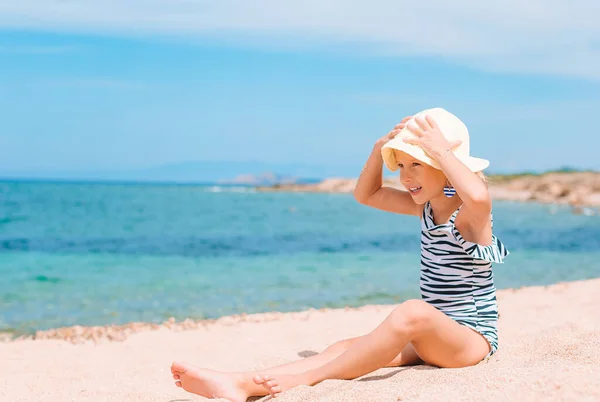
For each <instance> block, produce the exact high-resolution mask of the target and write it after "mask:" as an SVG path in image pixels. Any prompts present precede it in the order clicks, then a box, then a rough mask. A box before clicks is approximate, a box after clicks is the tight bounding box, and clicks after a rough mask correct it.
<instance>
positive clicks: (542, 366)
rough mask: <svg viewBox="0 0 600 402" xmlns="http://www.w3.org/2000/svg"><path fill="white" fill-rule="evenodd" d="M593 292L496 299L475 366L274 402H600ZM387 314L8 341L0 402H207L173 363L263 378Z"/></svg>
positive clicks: (589, 284)
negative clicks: (177, 377) (496, 335)
mask: <svg viewBox="0 0 600 402" xmlns="http://www.w3.org/2000/svg"><path fill="white" fill-rule="evenodd" d="M599 289H600V279H593V280H587V281H580V282H570V283H561V284H556V285H551V286H547V287H530V288H522V289H517V290H512V289H511V290H502V291H499V294H498V299H499V307H500V315H501V317H500V322H499V331H500V350H499V352H498V353H497V354H496V355H494V356H493V357H492V358H490V359H488V360H485V361H483V362H481V363H480V364H478V365H477V366H474V367H470V368H465V369H438V368H433V367H428V366H414V367H406V368H386V369H381V370H378V371H376V372H375V373H372V374H369V375H366V376H364V377H363V378H361V379H357V380H354V381H325V382H323V383H321V384H319V385H317V386H315V387H299V388H296V389H293V390H291V391H289V392H287V393H285V394H284V395H283V396H282V397H281V398H278V400H281V401H399V400H402V401H448V400H452V401H459V400H460V401H481V400H486V401H495V400H498V401H517V400H518V401H540V400H556V401H592V400H594V401H597V400H599V399H600V376H598V365H599V364H600V352H599V351H600V327H599V326H598V318H599V316H598V307H599V306H600V292H599V291H598V290H599ZM391 309H392V306H365V307H363V308H359V309H337V310H312V311H304V312H298V313H268V314H258V315H249V316H237V317H224V318H222V319H219V320H216V321H211V322H200V323H196V324H195V325H191V326H192V327H196V328H193V329H184V325H174V326H173V325H171V328H167V326H159V327H157V328H155V329H151V327H150V326H146V327H145V328H146V329H140V330H139V332H137V333H134V334H131V335H129V336H127V337H125V339H123V340H117V341H115V340H109V339H108V337H107V336H100V337H99V338H97V340H96V341H95V342H91V341H87V342H83V343H73V342H69V341H65V340H62V339H43V340H40V339H27V340H18V341H11V342H4V343H0V356H2V362H3V364H2V365H0V400H1V401H7V402H8V401H10V402H18V401H61V402H62V401H144V402H151V401H160V402H174V401H178V402H183V401H202V400H206V399H205V398H202V397H197V396H194V395H190V394H188V393H186V392H185V391H182V390H180V389H178V388H176V387H175V386H174V385H173V380H172V378H171V374H170V372H169V365H170V363H171V362H172V360H174V359H182V360H185V361H188V362H192V363H194V364H198V365H200V366H203V367H209V368H213V369H216V370H225V371H237V370H259V369H261V368H263V367H266V366H270V365H275V364H280V363H284V362H288V361H292V360H296V359H300V358H302V357H306V356H310V355H311V354H313V353H315V352H318V351H321V350H322V349H323V348H325V347H326V346H327V345H329V344H330V343H333V342H334V341H336V340H338V339H341V338H346V337H352V336H357V335H361V334H364V333H365V332H367V331H369V330H370V329H371V328H373V327H374V326H376V325H377V324H378V323H379V322H380V321H381V320H382V319H383V318H384V317H385V316H386V314H387V313H389V312H390V310H391ZM188 327H190V325H188ZM140 328H141V327H140ZM78 332H79V333H81V330H79V331H78ZM113 339H116V338H114V337H113ZM255 400H260V401H266V400H269V398H268V397H264V398H260V399H255Z"/></svg>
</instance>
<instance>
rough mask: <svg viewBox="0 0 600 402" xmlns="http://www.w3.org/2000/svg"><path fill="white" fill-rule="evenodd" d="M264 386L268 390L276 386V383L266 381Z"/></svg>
mask: <svg viewBox="0 0 600 402" xmlns="http://www.w3.org/2000/svg"><path fill="white" fill-rule="evenodd" d="M265 385H266V386H267V387H269V388H273V387H274V386H276V385H277V381H275V380H271V381H267V382H266V383H265Z"/></svg>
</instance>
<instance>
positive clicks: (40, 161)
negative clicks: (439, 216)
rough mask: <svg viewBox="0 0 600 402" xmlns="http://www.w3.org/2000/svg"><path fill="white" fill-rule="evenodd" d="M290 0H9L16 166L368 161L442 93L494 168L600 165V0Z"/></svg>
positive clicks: (10, 111)
mask: <svg viewBox="0 0 600 402" xmlns="http://www.w3.org/2000/svg"><path fill="white" fill-rule="evenodd" d="M5 3H6V4H5ZM282 3H286V2H275V1H272V0H257V1H255V2H241V1H236V0H221V1H219V2H213V1H178V2H169V1H167V0H148V1H144V2H142V1H139V0H121V1H116V0H114V1H112V0H111V1H102V2H101V1H93V2H87V3H85V5H86V6H85V7H83V6H82V5H81V3H79V2H56V1H42V0H9V1H7V2H3V4H2V5H0V110H2V113H1V116H2V118H1V123H0V124H1V126H0V127H1V129H0V175H17V176H18V175H23V176H27V175H34V176H40V175H45V176H52V175H55V174H63V175H64V174H66V175H69V174H73V175H81V174H82V172H84V173H85V172H104V171H107V172H110V171H128V170H135V169H146V168H151V167H155V166H161V165H165V164H177V163H183V162H190V161H236V162H244V161H254V160H256V161H263V162H268V163H271V164H275V165H277V164H279V165H282V166H283V165H286V164H290V163H301V164H307V165H315V166H330V167H336V166H337V167H339V169H338V170H337V171H336V173H337V174H345V173H346V172H347V176H354V175H356V174H357V172H358V171H359V170H360V167H361V166H362V164H363V163H364V160H365V159H366V157H367V156H368V153H369V151H370V148H371V146H372V144H373V142H374V141H375V140H376V139H377V138H378V137H380V136H382V135H383V134H385V133H386V132H387V131H388V130H389V129H390V128H391V127H392V126H393V125H394V124H396V123H397V122H398V121H399V120H401V119H402V118H403V117H404V116H405V115H406V114H411V113H415V112H417V111H419V110H422V109H424V108H428V107H433V106H442V107H445V108H447V109H448V110H450V111H453V112H454V113H456V114H457V115H459V116H460V117H461V118H462V119H463V120H464V121H465V122H466V123H467V125H468V127H469V129H470V132H471V135H472V153H473V154H475V155H476V156H480V157H484V158H488V159H490V160H491V168H490V171H494V172H507V171H519V170H540V169H550V168H556V167H560V166H563V165H571V166H576V167H582V168H594V169H600V158H598V157H597V155H598V148H600V136H599V135H598V134H600V132H599V130H598V128H597V127H598V125H597V123H596V122H595V118H596V116H597V113H598V112H597V111H598V110H600V42H598V40H599V38H600V28H599V27H598V24H597V23H596V22H595V21H594V17H593V16H594V15H600V6H598V5H596V4H594V3H593V2H592V1H588V2H586V1H575V2H573V1H571V2H569V1H566V0H565V1H563V2H560V1H555V2H551V3H547V5H546V8H543V9H542V8H539V7H538V8H536V5H535V4H533V3H530V4H520V3H519V2H517V1H516V0H515V1H512V0H510V1H504V2H495V1H492V2H489V3H488V2H485V3H483V2H475V1H460V2H455V3H453V4H454V6H452V7H450V6H449V3H448V2H442V1H431V2H425V3H421V4H420V5H415V4H410V3H408V2H396V1H391V0H390V1H384V0H377V1H371V2H368V6H367V5H366V2H365V5H360V6H359V5H349V3H348V2H342V1H338V0H335V1H334V0H331V1H325V0H323V1H312V0H310V1H305V2H295V3H289V2H288V3H286V4H284V5H282ZM300 3H301V4H300ZM249 4H252V7H250V6H249ZM240 173H245V172H240Z"/></svg>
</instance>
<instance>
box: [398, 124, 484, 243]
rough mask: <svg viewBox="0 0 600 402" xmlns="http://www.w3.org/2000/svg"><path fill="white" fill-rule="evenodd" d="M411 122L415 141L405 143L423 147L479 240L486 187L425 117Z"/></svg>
mask: <svg viewBox="0 0 600 402" xmlns="http://www.w3.org/2000/svg"><path fill="white" fill-rule="evenodd" d="M415 121H416V123H417V124H418V127H416V126H413V125H412V124H411V125H409V128H410V130H411V131H412V132H413V133H415V134H416V135H417V138H415V139H407V140H405V142H408V143H411V144H415V145H419V146H421V147H423V149H425V151H426V152H427V153H428V154H429V155H430V156H431V157H432V158H434V159H435V160H436V161H437V162H438V164H439V165H440V167H441V168H442V171H443V172H444V174H445V175H446V177H447V178H448V180H449V181H450V183H452V185H453V186H454V188H455V189H456V192H457V193H458V195H459V197H460V198H461V200H462V202H463V206H462V207H461V212H460V215H461V220H462V219H466V221H467V222H466V223H467V225H468V226H469V229H470V230H469V231H470V232H472V233H474V234H475V237H478V238H479V237H480V236H479V234H480V233H481V231H484V230H486V229H487V228H489V226H490V225H489V223H490V213H491V210H492V200H491V197H490V194H489V192H488V189H487V186H486V185H485V183H484V182H483V180H481V179H480V178H479V177H478V176H477V175H476V174H475V173H474V172H472V171H471V170H470V169H469V168H468V167H466V166H465V165H464V164H463V163H462V162H461V161H460V160H459V159H458V158H457V157H456V155H454V153H453V152H452V151H451V149H452V148H453V147H456V146H457V145H459V144H460V143H459V142H454V143H450V142H449V141H448V140H447V139H446V138H445V137H444V135H443V134H442V132H441V131H440V129H439V127H438V126H437V124H436V123H435V121H434V120H433V119H432V118H431V117H429V116H427V117H426V118H425V119H422V118H420V117H418V118H416V119H415ZM485 237H487V236H485Z"/></svg>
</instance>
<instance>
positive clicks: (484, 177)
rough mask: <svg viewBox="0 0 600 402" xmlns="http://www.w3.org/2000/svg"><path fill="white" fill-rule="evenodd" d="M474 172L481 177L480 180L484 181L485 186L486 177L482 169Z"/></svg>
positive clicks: (486, 183) (486, 182)
mask: <svg viewBox="0 0 600 402" xmlns="http://www.w3.org/2000/svg"><path fill="white" fill-rule="evenodd" d="M475 174H476V175H477V177H479V178H480V179H481V181H483V182H484V183H485V185H486V186H487V185H488V179H487V177H486V175H485V173H483V171H479V172H475Z"/></svg>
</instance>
